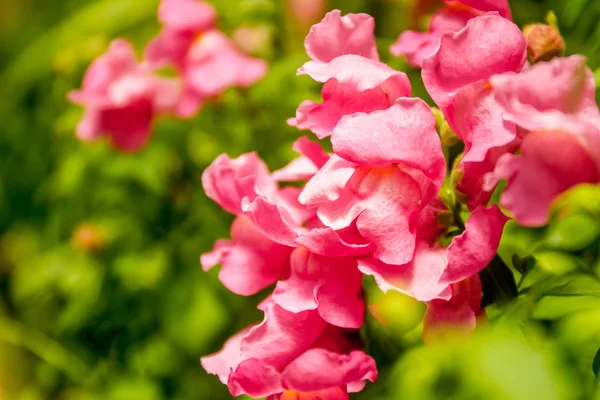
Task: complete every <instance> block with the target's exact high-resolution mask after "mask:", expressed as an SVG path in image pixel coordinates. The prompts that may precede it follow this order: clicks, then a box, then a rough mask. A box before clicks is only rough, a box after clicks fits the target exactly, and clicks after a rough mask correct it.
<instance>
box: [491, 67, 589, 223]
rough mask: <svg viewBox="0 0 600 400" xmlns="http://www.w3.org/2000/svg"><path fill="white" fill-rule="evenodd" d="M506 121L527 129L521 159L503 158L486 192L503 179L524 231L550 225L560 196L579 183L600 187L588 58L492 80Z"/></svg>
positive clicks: (503, 201)
mask: <svg viewBox="0 0 600 400" xmlns="http://www.w3.org/2000/svg"><path fill="white" fill-rule="evenodd" d="M492 85H493V86H494V91H495V98H496V101H497V102H498V103H499V104H500V106H501V107H502V110H503V112H504V115H505V118H506V119H507V120H509V121H511V122H513V123H516V124H517V125H518V126H519V127H520V128H521V134H522V136H523V143H522V145H521V153H520V155H512V154H506V155H503V156H502V157H501V158H500V159H499V160H498V164H497V165H496V169H495V171H494V172H493V173H491V174H489V175H488V176H486V189H488V190H492V189H493V188H494V187H495V185H496V184H497V182H498V181H499V180H500V179H507V180H508V185H507V188H506V190H505V191H504V192H503V194H502V197H501V204H502V205H503V206H504V207H506V208H507V209H508V210H509V211H510V212H511V213H512V214H513V215H514V217H515V219H516V220H517V221H518V222H519V223H520V224H522V225H526V226H541V225H544V224H545V223H546V222H547V221H548V214H549V212H550V207H551V204H552V201H553V200H554V198H556V196H558V195H559V194H560V193H562V192H564V191H565V190H567V189H569V188H570V187H572V186H575V185H577V184H579V183H586V182H587V183H596V182H600V128H599V126H600V113H599V111H598V107H597V106H596V102H595V98H594V91H595V83H594V78H593V75H592V72H591V71H590V70H589V69H588V68H587V67H586V65H585V58H583V57H581V56H572V57H568V58H563V59H555V60H552V61H550V62H547V63H538V64H536V65H534V66H532V67H531V68H529V69H528V70H526V71H524V72H522V73H521V74H519V75H516V74H507V75H503V76H498V77H494V78H492Z"/></svg>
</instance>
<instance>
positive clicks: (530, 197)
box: [487, 131, 600, 226]
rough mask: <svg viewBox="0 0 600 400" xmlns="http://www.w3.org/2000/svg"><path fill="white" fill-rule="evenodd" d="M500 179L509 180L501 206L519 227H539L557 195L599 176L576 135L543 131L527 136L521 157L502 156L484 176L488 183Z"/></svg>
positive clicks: (596, 166)
mask: <svg viewBox="0 0 600 400" xmlns="http://www.w3.org/2000/svg"><path fill="white" fill-rule="evenodd" d="M502 178H505V179H507V180H508V184H507V187H506V189H505V191H504V192H503V194H502V197H501V198H500V202H501V204H502V206H503V207H505V208H506V209H507V210H509V211H510V212H511V213H512V214H513V216H514V217H515V219H516V220H517V222H518V223H519V224H521V225H524V226H542V225H544V224H546V223H547V222H548V216H549V212H550V207H551V204H552V201H553V200H554V199H555V198H556V196H558V195H559V194H560V193H562V192H564V191H565V190H567V189H569V188H570V187H572V186H575V185H576V184H578V183H584V182H590V183H595V182H600V173H599V171H598V164H597V162H596V161H594V160H593V159H592V157H591V155H590V153H589V150H588V149H587V148H586V147H584V145H583V143H582V141H581V140H580V139H579V138H578V137H577V136H576V135H572V134H570V133H565V132H559V131H546V132H533V133H530V134H528V135H527V136H526V137H525V139H524V141H523V145H522V147H521V155H519V156H513V155H510V154H507V155H505V156H503V157H502V158H501V159H500V160H499V161H498V164H497V166H496V170H495V171H494V173H493V174H492V175H491V176H488V177H487V179H488V184H490V185H491V184H493V183H494V181H497V180H499V179H502ZM490 181H492V182H490Z"/></svg>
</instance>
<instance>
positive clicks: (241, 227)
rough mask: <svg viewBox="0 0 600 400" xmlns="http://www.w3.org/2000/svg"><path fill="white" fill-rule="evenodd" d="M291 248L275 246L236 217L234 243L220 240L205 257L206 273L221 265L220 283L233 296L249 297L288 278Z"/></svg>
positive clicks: (232, 234) (254, 228)
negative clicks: (233, 294)
mask: <svg viewBox="0 0 600 400" xmlns="http://www.w3.org/2000/svg"><path fill="white" fill-rule="evenodd" d="M291 253H292V248H291V247H288V246H284V245H281V244H279V243H275V242H274V241H272V240H271V239H269V238H267V237H266V236H265V235H264V234H262V232H260V231H259V230H258V229H257V228H256V227H255V226H254V225H253V224H252V222H251V221H250V220H248V219H247V218H245V217H237V218H236V220H235V221H234V222H233V225H232V226H231V240H225V239H220V240H217V242H216V243H215V247H214V249H213V250H212V252H210V253H205V254H202V256H201V257H200V263H201V264H202V267H203V269H204V270H205V271H208V270H209V269H210V268H212V267H214V266H215V265H217V264H220V265H221V271H220V272H219V280H220V281H221V282H223V285H224V286H225V287H226V288H227V289H229V290H231V291H232V292H233V293H236V294H239V295H242V296H250V295H253V294H255V293H258V292H259V291H261V290H262V289H264V288H266V287H268V286H270V285H272V284H274V283H275V282H277V281H278V280H279V279H283V278H285V277H287V276H288V275H289V268H290V254H291Z"/></svg>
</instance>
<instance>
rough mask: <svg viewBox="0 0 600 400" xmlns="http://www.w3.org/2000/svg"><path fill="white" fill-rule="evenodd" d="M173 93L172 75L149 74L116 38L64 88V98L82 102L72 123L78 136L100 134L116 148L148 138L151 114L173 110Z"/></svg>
mask: <svg viewBox="0 0 600 400" xmlns="http://www.w3.org/2000/svg"><path fill="white" fill-rule="evenodd" d="M179 96H180V88H179V83H178V82H177V81H176V80H172V79H166V78H161V77H158V76H156V75H153V74H152V72H151V71H150V70H149V69H147V68H145V67H144V66H141V65H139V64H138V62H137V60H136V57H135V52H134V50H133V47H132V46H131V44H130V43H129V42H127V41H126V40H123V39H117V40H115V41H114V42H112V43H111V45H110V47H109V49H108V50H107V52H106V53H105V54H104V55H102V56H100V57H98V58H97V59H96V60H95V61H94V62H93V63H92V65H91V66H90V67H89V69H88V71H87V72H86V74H85V77H84V79H83V85H82V88H81V89H80V90H75V91H72V92H71V93H69V100H70V101H72V102H73V103H75V104H81V105H84V106H85V107H86V108H85V111H84V115H83V119H82V120H81V121H80V123H79V125H78V126H77V135H78V136H79V138H80V139H83V140H97V139H99V138H100V137H102V136H104V135H106V136H109V137H110V139H111V141H112V143H113V145H114V146H115V147H117V148H118V149H120V150H123V151H135V150H139V149H140V148H141V147H143V146H144V144H145V143H146V141H147V140H148V136H149V134H150V128H151V124H152V120H153V119H154V117H155V116H156V115H157V114H159V113H166V112H169V111H171V110H173V109H174V107H175V104H176V103H177V101H178V100H179Z"/></svg>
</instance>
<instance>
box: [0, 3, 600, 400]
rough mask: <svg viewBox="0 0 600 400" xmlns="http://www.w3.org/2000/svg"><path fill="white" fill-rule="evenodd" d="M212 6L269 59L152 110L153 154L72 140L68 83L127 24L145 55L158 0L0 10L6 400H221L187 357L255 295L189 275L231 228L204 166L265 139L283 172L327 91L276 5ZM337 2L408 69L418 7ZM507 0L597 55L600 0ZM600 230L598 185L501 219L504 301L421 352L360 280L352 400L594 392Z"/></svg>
mask: <svg viewBox="0 0 600 400" xmlns="http://www.w3.org/2000/svg"><path fill="white" fill-rule="evenodd" d="M213 3H214V4H215V6H216V7H217V9H218V10H219V13H220V27H221V28H222V29H223V30H224V31H225V32H227V33H229V34H230V33H232V32H233V31H234V30H235V29H236V28H238V27H240V26H260V27H264V28H266V29H267V30H268V31H269V32H270V33H271V40H270V41H269V43H268V46H267V48H266V49H264V50H263V51H264V53H262V54H263V55H264V56H265V57H266V58H268V61H269V63H270V71H269V74H268V76H267V77H266V78H265V79H264V80H263V81H262V82H260V83H259V84H257V85H256V86H254V87H252V88H250V89H249V90H245V91H240V90H230V91H228V92H226V93H224V94H223V95H222V96H221V97H219V98H217V99H214V101H212V102H211V103H210V104H207V105H206V106H205V107H204V109H203V110H202V111H201V112H200V113H199V114H198V115H197V116H196V117H195V118H193V119H191V120H188V121H179V120H175V119H172V118H166V119H163V120H161V121H158V123H157V124H156V126H155V128H154V130H153V136H152V138H151V140H150V144H149V146H148V147H147V148H145V149H144V150H143V151H141V152H140V153H137V154H133V155H129V154H119V153H116V152H115V151H114V150H112V149H111V148H110V147H109V146H108V145H107V144H106V143H81V142H79V141H78V140H77V139H76V138H75V136H74V129H75V124H76V123H77V121H78V119H79V117H80V116H81V110H80V109H78V108H76V107H73V106H71V105H68V104H67V103H66V100H65V95H66V93H67V92H68V91H69V90H71V89H73V88H75V87H78V86H79V84H80V81H81V77H82V74H83V72H84V71H85V69H86V67H87V66H88V65H89V63H90V62H91V60H93V59H94V58H95V57H96V56H98V55H99V54H101V53H102V52H103V51H104V50H105V49H106V47H107V45H108V43H109V42H110V40H111V39H112V38H114V37H117V36H126V37H128V38H130V39H132V40H133V41H134V42H135V44H136V45H137V47H138V49H141V48H142V47H143V44H144V43H145V42H147V40H148V39H149V38H151V37H152V36H153V35H154V34H156V32H157V30H158V25H157V23H156V19H155V12H156V7H157V4H158V0H96V1H84V0H50V1H42V0H29V1H17V0H7V1H5V2H2V3H1V4H0V22H1V24H0V25H1V26H0V51H1V54H0V60H2V66H1V68H0V87H2V96H0V123H1V124H0V126H1V128H0V129H1V134H0V398H2V399H5V398H6V399H10V400H13V399H14V400H30V399H31V400H38V399H39V400H42V399H57V400H100V399H109V400H125V399H127V400H129V399H134V400H137V399H140V400H163V399H164V400H166V399H175V400H192V399H211V400H219V399H228V398H230V396H229V394H228V393H227V390H226V388H225V387H224V386H223V385H222V384H220V382H219V381H218V379H217V378H216V377H213V376H208V375H207V374H206V373H205V372H204V371H202V370H201V368H200V365H199V362H198V359H199V357H200V356H202V355H205V354H209V353H211V352H214V351H216V350H218V349H219V348H220V347H221V346H222V344H223V342H224V340H225V338H226V337H228V336H229V335H231V334H232V333H234V332H236V331H238V330H239V329H241V328H243V327H245V326H247V325H248V324H250V323H253V322H256V321H257V320H258V319H259V318H260V312H259V311H258V310H256V309H255V306H256V304H257V303H258V302H259V301H260V300H261V299H262V298H263V297H264V294H259V295H257V296H254V297H252V298H241V297H239V296H235V295H233V294H231V293H229V292H228V291H227V290H226V289H225V288H223V287H222V285H221V284H220V282H219V281H218V279H217V271H210V272H208V273H205V272H203V271H202V270H201V269H200V266H199V263H198V256H199V255H200V254H201V253H203V252H205V251H208V250H209V249H210V248H211V247H212V244H213V242H214V240H215V239H217V238H221V237H227V236H228V234H229V232H228V230H229V225H230V222H231V216H229V215H227V214H226V213H224V212H223V211H222V210H220V209H219V208H218V207H217V206H216V205H215V204H213V203H212V202H211V201H210V200H209V199H207V198H206V196H205V195H204V193H203V191H202V188H201V185H200V176H201V173H202V170H203V169H204V168H206V166H207V165H208V164H209V163H210V162H211V161H212V160H213V159H214V158H215V157H216V156H217V155H219V154H220V153H223V152H226V153H229V154H230V155H231V156H237V155H239V154H241V153H244V152H248V151H252V150H257V151H258V152H259V154H260V155H261V156H262V157H263V158H264V159H265V160H266V161H267V162H268V164H269V165H270V166H271V167H272V169H275V168H279V167H281V166H282V165H284V164H285V163H286V162H287V161H289V160H290V159H291V158H292V157H293V154H292V151H291V150H290V147H291V146H290V144H291V143H292V142H293V141H294V140H295V139H296V138H297V137H298V136H299V135H300V134H301V133H300V132H298V131H297V130H295V129H293V128H290V127H288V126H287V125H286V123H285V121H286V119H287V118H289V117H290V116H293V115H294V112H295V109H296V107H297V105H298V104H299V103H300V102H301V101H302V100H304V99H306V98H313V99H315V98H318V96H319V93H318V86H317V85H315V84H314V83H313V82H312V81H310V79H307V78H306V77H296V75H295V71H296V69H297V68H298V67H299V66H300V65H301V64H302V63H303V62H304V61H305V60H306V55H305V54H304V52H303V47H302V39H303V35H304V34H305V33H306V27H297V26H295V25H294V20H293V16H290V15H289V13H288V10H287V7H286V6H285V2H284V1H283V0H218V1H217V0H215V1H213ZM329 3H330V6H331V8H333V7H339V8H341V9H342V10H343V11H344V12H359V11H365V12H369V13H371V14H373V15H375V16H376V17H377V19H378V21H379V26H378V28H377V30H378V35H379V38H378V40H379V41H378V46H379V48H380V52H381V54H382V57H383V58H384V59H385V60H386V61H389V63H390V65H392V66H393V67H395V68H401V69H407V67H406V64H405V63H404V61H403V60H401V59H394V58H392V57H391V56H390V55H389V52H388V51H387V46H388V45H389V44H390V43H391V42H392V40H394V39H395V37H396V35H397V34H398V33H399V32H400V31H401V30H402V29H404V28H406V27H408V26H414V25H416V24H418V23H419V21H412V20H411V18H409V16H410V15H411V13H410V11H411V10H412V7H413V6H414V4H413V2H412V1H410V0H398V1H383V0H381V1H370V0H352V1H346V0H345V1H338V0H331V1H330V2H329ZM511 6H512V8H513V12H514V16H515V20H516V22H517V23H519V24H521V25H522V24H524V23H528V22H534V21H542V20H543V18H544V15H545V13H546V12H547V11H548V10H550V9H552V10H554V11H555V13H556V15H557V18H558V23H559V26H560V29H561V32H562V33H563V35H564V36H565V38H566V41H567V45H568V47H567V52H568V53H570V54H572V53H578V52H581V53H583V54H585V55H586V56H588V59H589V65H590V67H592V68H594V69H598V67H600V28H598V24H597V21H598V18H599V17H600V2H598V1H595V0H577V1H575V0H573V1H568V2H567V1H562V0H545V1H541V0H539V1H534V0H524V1H521V0H514V1H511ZM421 22H422V21H421ZM598 71H600V70H597V72H596V75H598ZM407 73H408V74H409V76H410V77H411V79H412V80H413V82H414V83H413V86H414V91H413V92H414V95H415V96H422V97H424V98H426V99H427V98H428V96H427V95H426V93H425V91H424V88H423V85H422V82H420V77H419V73H418V71H416V70H407ZM599 238H600V188H599V187H598V186H586V185H583V186H580V187H577V188H574V189H573V190H572V191H570V192H569V193H568V194H567V195H565V196H564V197H563V198H561V199H559V200H558V201H557V202H556V205H555V212H554V214H553V216H552V220H551V223H550V224H549V225H548V226H547V227H545V228H540V229H524V228H520V227H518V226H517V225H516V224H514V223H512V222H511V223H509V224H508V225H507V227H506V230H505V235H504V237H503V241H502V245H501V249H500V252H499V254H500V256H499V257H498V260H497V261H498V263H497V264H496V265H495V267H497V268H492V269H490V270H489V271H490V273H491V274H492V278H494V276H496V277H497V278H495V279H492V282H502V281H503V280H504V281H506V280H507V279H508V281H509V282H508V283H506V284H503V283H499V284H497V285H496V286H497V289H498V290H499V293H498V296H500V295H502V293H503V292H502V290H506V288H507V287H510V290H512V292H511V293H509V294H506V293H505V294H504V296H505V297H506V301H505V303H506V304H505V308H504V310H503V312H502V313H500V312H499V311H498V310H495V309H494V306H490V307H488V314H489V315H490V326H491V328H490V329H487V330H484V331H483V332H481V334H478V335H476V336H475V337H474V339H473V340H464V339H463V338H458V339H456V340H450V341H449V342H445V343H440V344H439V345H436V346H434V347H424V346H422V342H421V339H420V329H421V327H420V321H421V317H422V315H423V311H424V307H423V305H422V304H420V303H417V302H415V301H413V300H411V299H409V298H406V297H405V296H401V295H398V294H389V295H383V294H380V293H379V292H378V290H371V289H373V283H372V282H371V283H368V282H367V283H366V292H367V294H368V297H369V302H370V304H371V308H370V310H371V311H372V314H373V315H377V317H378V320H375V318H374V317H373V315H369V317H368V321H367V324H366V326H365V328H364V333H365V337H366V338H368V342H367V343H366V345H367V349H368V351H369V352H370V353H371V354H373V355H374V356H375V358H376V359H377V361H378V365H379V368H380V371H381V377H380V380H379V383H378V384H377V385H371V386H368V387H367V390H366V391H365V392H363V393H361V394H359V395H358V396H357V398H361V399H370V400H373V399H374V400H377V399H394V398H398V399H400V398H402V399H411V400H412V399H414V400H420V399H442V398H443V399H481V398H485V399H499V400H504V399H527V400H530V399H544V400H546V399H550V400H551V399H587V398H593V397H592V396H593V393H594V390H595V388H597V387H598V385H599V381H598V378H597V377H596V376H595V375H594V374H596V375H597V374H598V365H599V363H600V361H599V359H600V356H599V355H598V354H599V353H598V348H600V312H599V311H598V310H600V284H599V283H598V279H599V277H600V240H599ZM515 254H516V255H517V257H516V258H514V259H513V255H515ZM511 259H513V263H508V262H507V261H508V260H511ZM502 260H504V261H502ZM513 276H514V277H516V281H517V285H515V287H513V286H511V282H512V279H513V278H512V277H513ZM506 285H508V286H506ZM515 291H518V298H517V299H515V300H513V301H512V302H511V301H509V300H510V299H512V298H514V297H515V296H516V295H517V293H516V292H515ZM493 300H497V299H493ZM382 321H384V322H385V323H381V322H382ZM511 326H512V327H515V326H516V327H518V328H519V329H518V330H511V329H508V327H511ZM598 393H600V390H598V389H596V394H595V395H596V396H600V394H598ZM597 398H598V397H597Z"/></svg>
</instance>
